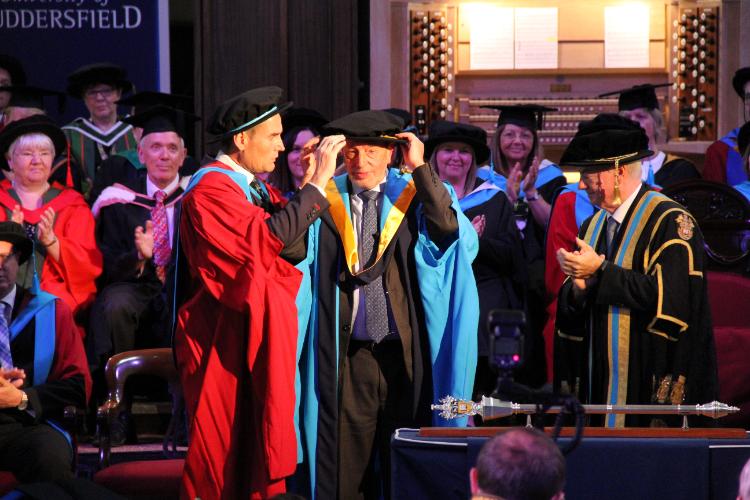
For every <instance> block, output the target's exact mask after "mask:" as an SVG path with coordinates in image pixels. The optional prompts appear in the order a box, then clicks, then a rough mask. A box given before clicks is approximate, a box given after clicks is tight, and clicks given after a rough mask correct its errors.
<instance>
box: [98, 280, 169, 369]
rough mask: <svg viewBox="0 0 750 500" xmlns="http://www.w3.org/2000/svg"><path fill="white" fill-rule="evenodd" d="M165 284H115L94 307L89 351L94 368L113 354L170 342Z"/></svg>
mask: <svg viewBox="0 0 750 500" xmlns="http://www.w3.org/2000/svg"><path fill="white" fill-rule="evenodd" d="M166 316H167V313H166V306H165V300H164V298H163V296H162V286H161V283H129V282H121V283H112V284H111V285H108V286H107V287H106V288H104V290H102V291H101V292H99V294H98V295H97V298H96V301H95V302H94V305H93V307H92V308H91V316H90V318H91V320H90V325H89V337H88V339H87V343H88V345H87V352H88V360H89V366H90V367H91V370H92V371H95V370H97V369H99V368H103V367H104V364H105V363H106V362H107V359H108V358H109V356H111V355H112V354H117V353H120V352H123V351H130V350H132V349H136V348H148V347H165V346H168V345H169V334H168V328H167V317H166Z"/></svg>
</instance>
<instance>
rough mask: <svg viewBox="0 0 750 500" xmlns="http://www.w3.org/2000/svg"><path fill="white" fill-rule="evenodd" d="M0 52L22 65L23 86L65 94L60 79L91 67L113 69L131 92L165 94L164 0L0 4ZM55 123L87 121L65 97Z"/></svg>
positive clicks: (1, 0)
mask: <svg viewBox="0 0 750 500" xmlns="http://www.w3.org/2000/svg"><path fill="white" fill-rule="evenodd" d="M0 53H4V54H9V55H12V56H14V57H16V58H18V59H19V60H20V61H22V63H23V66H24V70H25V71H26V80H27V83H28V84H29V85H35V86H39V87H45V88H50V89H54V90H60V91H63V92H64V91H65V88H66V86H67V80H66V76H67V75H68V74H69V73H71V72H73V71H74V70H75V69H76V68H78V67H80V66H83V65H86V64H91V63H95V62H111V63H115V64H119V65H121V66H122V67H124V68H125V69H126V70H127V72H128V77H129V79H130V81H132V82H133V83H134V84H135V87H136V90H161V91H164V92H168V91H169V89H170V81H169V2H168V0H0ZM52 102H53V101H49V102H47V103H46V104H47V111H48V112H49V113H50V115H51V116H52V117H53V118H55V119H57V120H58V121H59V123H67V122H69V121H70V120H72V119H73V118H76V117H78V116H86V117H88V113H87V112H86V108H85V106H84V105H83V102H82V101H80V100H78V99H75V98H72V97H69V98H68V105H67V109H66V112H65V113H64V115H62V116H60V115H59V114H58V113H57V106H56V105H53V104H52Z"/></svg>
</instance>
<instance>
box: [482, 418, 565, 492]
mask: <svg viewBox="0 0 750 500" xmlns="http://www.w3.org/2000/svg"><path fill="white" fill-rule="evenodd" d="M471 486H472V494H474V495H480V496H481V495H492V496H496V497H499V498H502V499H504V500H550V499H556V500H561V499H563V498H564V497H565V494H564V493H563V488H564V486H565V459H564V458H563V456H562V453H560V450H559V448H558V447H557V445H556V444H555V443H554V442H553V441H552V440H551V439H550V438H549V437H547V436H546V435H545V434H544V433H542V432H541V431H538V430H536V429H529V428H522V429H513V430H510V431H508V432H505V433H503V434H500V435H499V436H495V437H494V438H492V439H491V440H490V441H488V442H487V443H486V444H485V445H484V446H483V447H482V450H481V451H480V452H479V456H478V457H477V463H476V467H475V468H474V469H472V471H471Z"/></svg>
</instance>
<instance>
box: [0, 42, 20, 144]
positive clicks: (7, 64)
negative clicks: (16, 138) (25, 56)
mask: <svg viewBox="0 0 750 500" xmlns="http://www.w3.org/2000/svg"><path fill="white" fill-rule="evenodd" d="M25 83H26V73H25V72H24V70H23V65H22V64H21V61H19V60H18V59H16V58H15V57H13V56H10V55H7V54H0V87H9V86H11V85H24V84H25ZM10 98H11V94H10V92H9V91H7V90H3V91H0V130H2V129H3V127H4V126H5V116H4V113H5V108H6V107H7V106H8V103H9V102H10Z"/></svg>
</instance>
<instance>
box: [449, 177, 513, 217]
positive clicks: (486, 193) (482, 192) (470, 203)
mask: <svg viewBox="0 0 750 500" xmlns="http://www.w3.org/2000/svg"><path fill="white" fill-rule="evenodd" d="M501 192H503V191H502V190H501V189H500V188H499V187H497V186H496V185H495V184H493V183H491V182H489V181H486V182H484V183H483V184H481V185H480V186H478V187H477V188H476V189H475V190H474V191H472V192H471V193H469V194H467V195H466V196H464V197H463V198H461V199H460V200H458V205H459V206H460V207H461V211H463V212H466V211H467V210H469V209H470V208H474V207H476V206H479V205H481V204H482V203H485V202H486V201H489V200H490V199H492V197H493V196H495V195H496V194H497V193H501Z"/></svg>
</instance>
